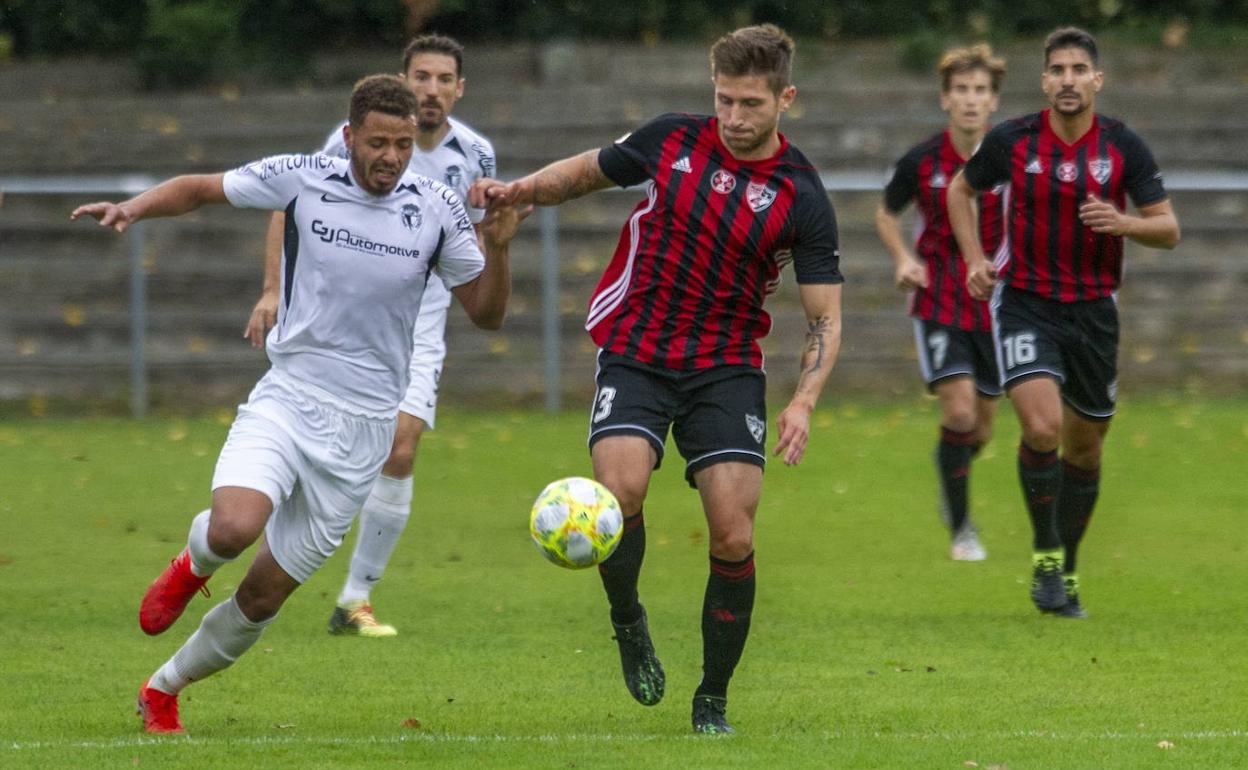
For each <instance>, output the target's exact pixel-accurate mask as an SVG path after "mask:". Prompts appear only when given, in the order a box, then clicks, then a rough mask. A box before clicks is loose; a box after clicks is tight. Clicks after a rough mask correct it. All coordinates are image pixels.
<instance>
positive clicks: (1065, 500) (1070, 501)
mask: <svg viewBox="0 0 1248 770" xmlns="http://www.w3.org/2000/svg"><path fill="white" fill-rule="evenodd" d="M1100 491H1101V470H1100V469H1099V468H1093V469H1092V470H1087V469H1084V468H1079V467H1077V466H1074V465H1071V464H1070V463H1068V462H1063V463H1062V491H1061V494H1059V495H1058V496H1057V522H1058V526H1060V527H1061V532H1062V546H1064V547H1065V549H1066V559H1065V570H1066V572H1067V573H1068V574H1070V573H1073V572H1074V571H1075V555H1076V552H1077V551H1078V550H1079V543H1080V541H1082V540H1083V533H1084V532H1086V531H1087V529H1088V522H1089V521H1091V520H1092V509H1093V507H1095V505H1096V496H1097V494H1099V493H1100Z"/></svg>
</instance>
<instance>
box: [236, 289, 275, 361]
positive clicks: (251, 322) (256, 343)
mask: <svg viewBox="0 0 1248 770" xmlns="http://www.w3.org/2000/svg"><path fill="white" fill-rule="evenodd" d="M275 323H277V292H276V291H266V292H264V293H263V294H261V295H260V299H259V300H257V301H256V306H255V307H253V308H252V309H251V318H249V319H248V320H247V328H245V329H243V338H244V339H246V340H247V341H248V342H250V343H251V346H252V347H253V348H262V347H264V336H265V335H266V334H268V333H269V329H272V328H273V324H275Z"/></svg>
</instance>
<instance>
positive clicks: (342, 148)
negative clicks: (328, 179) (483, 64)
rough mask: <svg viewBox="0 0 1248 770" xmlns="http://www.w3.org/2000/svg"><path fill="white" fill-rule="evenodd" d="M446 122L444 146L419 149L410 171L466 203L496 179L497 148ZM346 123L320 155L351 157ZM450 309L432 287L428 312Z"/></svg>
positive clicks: (476, 214) (481, 212) (442, 291)
mask: <svg viewBox="0 0 1248 770" xmlns="http://www.w3.org/2000/svg"><path fill="white" fill-rule="evenodd" d="M446 122H447V123H448V124H450V127H451V128H450V130H449V131H447V132H446V136H444V137H442V142H441V143H440V144H439V145H438V146H437V147H435V148H433V149H432V150H430V151H428V152H425V151H424V150H422V149H420V147H416V148H415V150H414V151H413V152H412V160H411V161H410V162H409V163H408V165H407V168H408V170H410V171H415V172H416V173H417V174H421V175H423V176H427V177H429V178H430V179H437V180H440V181H441V182H443V183H444V184H445V185H446V186H447V187H449V188H451V189H452V190H454V191H455V193H456V194H457V195H459V197H460V198H462V199H463V200H464V202H465V203H467V201H468V188H469V187H472V183H473V182H475V181H477V180H478V179H480V178H481V177H487V176H488V177H493V176H494V175H495V174H496V173H497V167H496V165H495V160H494V145H492V144H490V140H489V139H486V138H485V137H484V136H481V135H480V134H478V133H477V132H476V131H474V130H472V129H471V128H469V127H468V126H467V125H466V124H465V123H462V122H460V121H458V120H456V119H455V118H452V117H450V116H448V117H447V119H446ZM346 125H347V122H346V121H343V122H342V123H340V124H338V128H336V129H334V130H333V131H331V132H330V134H329V136H327V137H325V146H324V147H322V148H321V152H323V153H325V154H326V155H332V156H333V157H335V158H349V157H351V152H350V150H348V149H347V142H346V139H345V137H343V135H342V129H343V127H344V126H346ZM468 217H469V218H470V219H471V220H472V222H473V224H476V223H477V222H480V221H481V219H482V218H483V217H485V209H475V208H472V207H468ZM450 305H451V293H450V292H449V291H447V290H446V287H444V286H441V285H439V283H438V282H437V281H434V282H433V283H430V284H429V288H428V290H427V291H426V293H425V310H426V311H433V310H444V309H446V308H448V307H450Z"/></svg>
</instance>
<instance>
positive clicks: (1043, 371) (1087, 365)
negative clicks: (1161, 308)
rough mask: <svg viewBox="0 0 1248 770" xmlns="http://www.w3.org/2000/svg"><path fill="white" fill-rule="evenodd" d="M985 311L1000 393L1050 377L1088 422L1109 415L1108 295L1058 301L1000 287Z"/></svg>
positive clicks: (1111, 339) (1114, 364)
mask: <svg viewBox="0 0 1248 770" xmlns="http://www.w3.org/2000/svg"><path fill="white" fill-rule="evenodd" d="M991 307H992V329H993V338H994V341H995V342H996V349H997V364H998V365H999V366H1000V367H1001V372H1002V382H1003V383H1004V385H1005V388H1006V390H1009V388H1010V386H1011V385H1012V384H1017V383H1019V382H1021V381H1023V380H1025V379H1027V378H1030V377H1044V376H1047V377H1052V378H1054V379H1056V380H1057V381H1058V383H1060V385H1061V389H1062V400H1063V401H1065V402H1066V404H1067V405H1068V406H1069V407H1070V408H1071V409H1074V410H1075V411H1076V412H1078V413H1079V414H1081V415H1083V416H1084V417H1086V418H1088V419H1090V420H1108V419H1109V418H1110V417H1113V416H1114V411H1115V409H1116V408H1117V407H1116V405H1117V400H1118V306H1117V303H1116V302H1115V301H1114V299H1113V297H1104V298H1102V299H1095V300H1088V301H1084V302H1058V301H1057V300H1053V299H1048V298H1047V297H1041V296H1040V295H1038V294H1033V293H1032V292H1029V291H1023V290H1022V289H1016V288H1014V287H1012V286H1006V285H1004V284H1003V285H1001V286H1000V287H998V289H997V291H996V293H995V294H994V295H993V300H992V304H991Z"/></svg>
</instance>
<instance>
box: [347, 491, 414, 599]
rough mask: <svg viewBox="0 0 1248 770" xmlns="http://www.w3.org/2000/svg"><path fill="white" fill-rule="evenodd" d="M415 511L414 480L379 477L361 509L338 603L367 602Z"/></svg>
mask: <svg viewBox="0 0 1248 770" xmlns="http://www.w3.org/2000/svg"><path fill="white" fill-rule="evenodd" d="M411 512H412V477H411V476H408V477H407V478H402V479H396V478H394V477H393V476H384V475H382V476H378V477H377V481H376V482H374V483H373V489H372V491H371V492H369V494H368V499H367V500H365V501H364V507H363V508H362V509H361V510H360V527H359V530H358V531H357V532H356V539H355V553H353V554H351V568H350V569H349V570H347V582H346V583H345V584H344V585H343V587H342V593H340V594H338V604H339V605H346V604H348V603H350V602H359V601H368V595H369V592H370V591H372V590H373V586H374V585H375V584H376V583H377V581H378V580H381V576H382V574H383V573H385V571H386V563H387V562H389V561H390V554H392V553H394V546H395V545H396V544H397V543H398V542H399V535H401V534H403V528H404V527H406V526H407V517H408V516H409V515H411Z"/></svg>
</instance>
